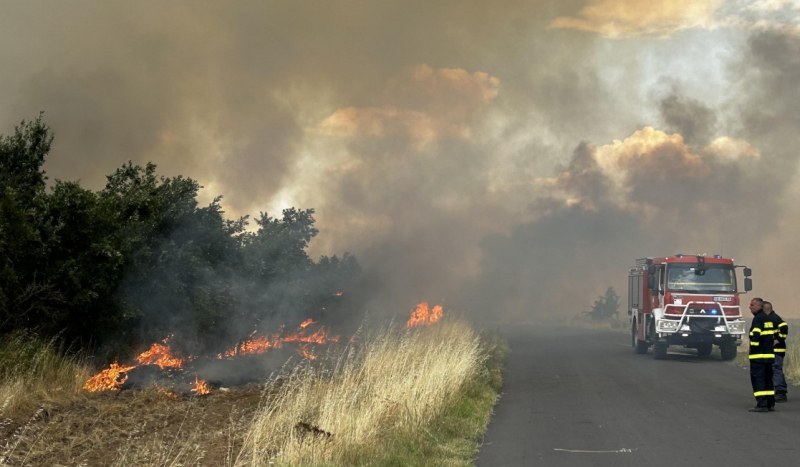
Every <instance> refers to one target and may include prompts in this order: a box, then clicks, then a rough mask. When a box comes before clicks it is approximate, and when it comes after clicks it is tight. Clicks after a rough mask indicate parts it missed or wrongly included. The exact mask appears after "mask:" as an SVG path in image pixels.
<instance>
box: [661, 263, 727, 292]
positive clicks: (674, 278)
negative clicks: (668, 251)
mask: <svg viewBox="0 0 800 467" xmlns="http://www.w3.org/2000/svg"><path fill="white" fill-rule="evenodd" d="M667 288H668V289H669V290H670V291H672V292H698V293H717V292H725V293H732V292H736V275H735V274H734V273H733V268H732V267H730V266H722V267H720V266H712V265H706V266H703V267H702V268H697V265H696V264H686V265H682V264H674V263H673V264H670V266H669V269H668V272H667Z"/></svg>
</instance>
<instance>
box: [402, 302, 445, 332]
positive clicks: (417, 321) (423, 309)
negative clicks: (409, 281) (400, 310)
mask: <svg viewBox="0 0 800 467" xmlns="http://www.w3.org/2000/svg"><path fill="white" fill-rule="evenodd" d="M443 313H444V310H443V309H442V305H435V306H434V307H433V308H429V306H428V302H422V303H420V304H419V305H417V306H416V308H415V309H413V310H411V317H409V318H408V322H406V329H411V328H413V327H416V326H422V325H429V324H433V323H436V322H437V321H439V320H440V319H442V315H443Z"/></svg>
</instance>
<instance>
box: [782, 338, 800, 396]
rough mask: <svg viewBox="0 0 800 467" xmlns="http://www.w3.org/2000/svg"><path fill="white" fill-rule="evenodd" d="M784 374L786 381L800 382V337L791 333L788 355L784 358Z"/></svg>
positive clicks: (787, 348) (787, 344) (787, 347)
mask: <svg viewBox="0 0 800 467" xmlns="http://www.w3.org/2000/svg"><path fill="white" fill-rule="evenodd" d="M783 374H784V375H785V376H786V381H787V382H789V383H792V384H800V339H798V338H797V337H793V336H791V335H790V338H789V341H788V342H787V343H786V357H784V359H783Z"/></svg>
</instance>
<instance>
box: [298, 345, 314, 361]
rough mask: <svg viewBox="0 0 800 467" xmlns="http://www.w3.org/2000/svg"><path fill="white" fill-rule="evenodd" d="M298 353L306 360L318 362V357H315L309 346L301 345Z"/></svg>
mask: <svg viewBox="0 0 800 467" xmlns="http://www.w3.org/2000/svg"><path fill="white" fill-rule="evenodd" d="M298 352H299V353H300V355H302V356H303V357H304V358H306V359H308V360H316V359H317V356H316V355H314V352H312V351H311V348H310V345H309V344H304V345H301V346H300V349H299V350H298Z"/></svg>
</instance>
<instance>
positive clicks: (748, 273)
mask: <svg viewBox="0 0 800 467" xmlns="http://www.w3.org/2000/svg"><path fill="white" fill-rule="evenodd" d="M752 275H753V270H752V269H750V268H744V277H750V276H752Z"/></svg>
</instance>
